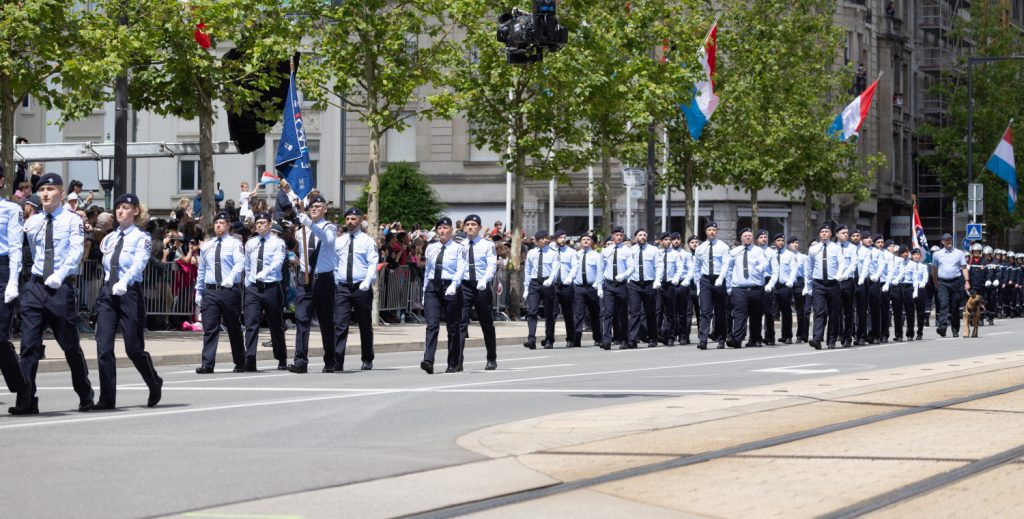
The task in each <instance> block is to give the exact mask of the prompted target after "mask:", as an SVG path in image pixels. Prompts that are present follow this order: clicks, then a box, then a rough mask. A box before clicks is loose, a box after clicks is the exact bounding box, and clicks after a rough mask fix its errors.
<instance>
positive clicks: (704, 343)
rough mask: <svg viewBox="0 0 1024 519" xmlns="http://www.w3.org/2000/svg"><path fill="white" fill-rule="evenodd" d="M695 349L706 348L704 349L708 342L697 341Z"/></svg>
mask: <svg viewBox="0 0 1024 519" xmlns="http://www.w3.org/2000/svg"><path fill="white" fill-rule="evenodd" d="M697 349H698V350H706V349H708V343H706V342H701V343H697Z"/></svg>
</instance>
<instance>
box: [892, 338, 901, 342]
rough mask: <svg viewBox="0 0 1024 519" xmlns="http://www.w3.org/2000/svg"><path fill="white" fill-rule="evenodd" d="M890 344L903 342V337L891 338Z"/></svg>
mask: <svg viewBox="0 0 1024 519" xmlns="http://www.w3.org/2000/svg"><path fill="white" fill-rule="evenodd" d="M892 342H903V337H893V338H892Z"/></svg>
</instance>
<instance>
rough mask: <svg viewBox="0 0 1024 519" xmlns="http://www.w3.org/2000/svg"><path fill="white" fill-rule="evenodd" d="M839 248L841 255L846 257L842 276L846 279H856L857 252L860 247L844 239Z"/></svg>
mask: <svg viewBox="0 0 1024 519" xmlns="http://www.w3.org/2000/svg"><path fill="white" fill-rule="evenodd" d="M839 248H840V249H842V251H843V256H845V257H846V272H845V274H844V276H843V277H844V278H846V279H856V276H857V267H858V265H859V262H858V261H857V259H858V258H857V254H858V252H859V251H860V247H858V246H857V245H854V244H853V243H851V242H849V241H846V242H843V244H842V245H840V246H839Z"/></svg>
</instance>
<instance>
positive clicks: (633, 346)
mask: <svg viewBox="0 0 1024 519" xmlns="http://www.w3.org/2000/svg"><path fill="white" fill-rule="evenodd" d="M627 346H628V347H629V349H631V350H635V349H636V346H637V344H636V343H635V342H631V343H629V344H628V345H627Z"/></svg>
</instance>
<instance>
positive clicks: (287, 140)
mask: <svg viewBox="0 0 1024 519" xmlns="http://www.w3.org/2000/svg"><path fill="white" fill-rule="evenodd" d="M282 123H283V124H282V131H281V142H280V143H278V145H277V156H276V157H275V158H274V166H275V167H276V168H277V170H278V171H280V172H281V176H282V177H283V178H284V179H285V180H287V181H288V183H289V184H291V186H292V191H294V192H295V194H296V195H298V196H299V198H305V197H306V195H308V194H309V192H310V191H312V190H313V168H312V166H311V165H310V162H309V148H308V147H307V146H306V130H305V129H303V127H302V110H301V109H300V106H299V96H298V95H297V94H296V92H295V73H294V72H292V78H291V83H289V85H288V99H285V101H284V120H283V121H282Z"/></svg>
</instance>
